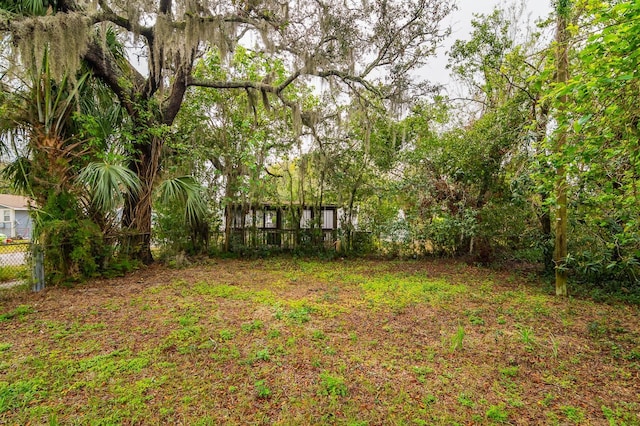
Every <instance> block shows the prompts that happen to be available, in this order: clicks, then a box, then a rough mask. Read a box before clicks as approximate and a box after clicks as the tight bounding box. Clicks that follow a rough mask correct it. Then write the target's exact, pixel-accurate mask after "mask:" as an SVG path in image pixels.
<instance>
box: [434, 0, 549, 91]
mask: <svg viewBox="0 0 640 426" xmlns="http://www.w3.org/2000/svg"><path fill="white" fill-rule="evenodd" d="M516 1H519V0H506V1H500V0H457V1H456V3H457V4H458V10H456V11H454V12H453V13H452V14H451V15H450V16H449V18H448V20H447V21H446V23H445V24H446V25H450V26H451V30H452V33H451V36H450V37H449V39H448V40H446V41H445V43H444V45H443V46H442V47H440V49H438V56H437V57H436V58H434V59H433V60H431V61H430V63H429V65H428V66H427V67H426V68H425V69H424V70H423V72H422V73H421V74H423V77H425V78H426V79H427V80H429V81H431V82H433V83H442V84H445V85H447V84H448V83H450V77H449V70H447V69H446V68H445V67H446V65H447V55H446V52H447V50H448V49H449V48H450V47H451V45H452V44H453V42H454V40H458V39H469V34H470V32H471V19H472V18H473V14H474V13H475V14H478V13H482V14H489V13H491V11H493V9H494V8H495V7H496V6H499V5H501V6H502V7H503V8H507V7H508V6H509V5H511V4H513V3H514V2H516ZM524 3H525V4H526V8H527V15H528V16H529V17H530V21H531V23H534V22H535V21H537V20H538V19H543V18H546V17H547V16H548V15H549V14H550V13H551V10H552V7H551V0H533V1H531V0H529V1H525V2H524Z"/></svg>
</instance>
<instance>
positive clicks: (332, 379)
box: [319, 371, 349, 397]
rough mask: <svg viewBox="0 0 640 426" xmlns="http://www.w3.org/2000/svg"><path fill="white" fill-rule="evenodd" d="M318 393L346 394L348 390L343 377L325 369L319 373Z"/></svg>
mask: <svg viewBox="0 0 640 426" xmlns="http://www.w3.org/2000/svg"><path fill="white" fill-rule="evenodd" d="M319 393H320V395H326V396H343V397H344V396H347V395H348V393H349V390H348V388H347V384H346V382H345V380H344V377H341V376H335V375H332V374H330V373H329V372H327V371H323V372H322V373H320V391H319Z"/></svg>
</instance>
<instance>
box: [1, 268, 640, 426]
mask: <svg viewBox="0 0 640 426" xmlns="http://www.w3.org/2000/svg"><path fill="white" fill-rule="evenodd" d="M523 277H526V274H525V273H516V272H513V273H506V272H505V273H499V272H492V271H488V270H485V269H480V268H476V267H472V266H467V265H466V264H461V263H456V262H452V261H433V262H431V261H427V262H424V261H414V262H399V261H398V262H396V261H393V262H383V261H364V260H358V261H355V260H353V261H352V260H347V261H334V262H319V261H302V260H292V259H283V258H280V259H271V260H260V261H239V260H217V261H215V262H213V261H212V262H211V263H210V264H206V265H199V266H193V267H189V268H186V269H167V268H164V267H160V266H153V267H150V268H148V269H146V270H141V271H138V272H136V273H134V274H132V275H129V276H127V277H125V278H119V279H112V280H101V281H94V282H90V283H87V284H84V285H81V286H78V287H76V288H52V289H47V290H45V291H44V292H42V293H40V294H33V293H30V292H28V290H26V289H20V288H17V289H10V290H0V423H6V424H28V423H31V424H43V423H44V424H96V425H98V424H120V423H123V424H185V425H187V424H189V425H191V424H193V425H196V424H200V425H209V424H210V425H217V424H284V425H288V424H349V425H376V424H408V425H411V424H416V425H421V424H455V423H456V422H457V423H460V424H470V423H482V424H491V423H496V424H498V423H510V424H523V425H528V424H598V425H599V424H612V425H613V424H618V425H622V424H627V425H631V424H640V417H639V416H638V413H639V412H640V380H639V373H640V324H639V322H638V318H639V316H638V313H639V312H638V310H639V309H638V307H637V306H632V305H624V304H616V305H607V304H600V303H596V302H593V301H589V300H579V299H574V298H569V299H558V298H555V297H554V296H551V295H550V294H549V292H548V291H546V290H545V289H544V288H543V286H542V285H540V284H539V283H536V282H534V281H531V280H528V279H526V278H523Z"/></svg>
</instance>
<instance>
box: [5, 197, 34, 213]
mask: <svg viewBox="0 0 640 426" xmlns="http://www.w3.org/2000/svg"><path fill="white" fill-rule="evenodd" d="M34 204H35V203H34V202H33V200H31V199H30V198H28V197H23V196H22V195H11V194H0V206H5V207H8V208H10V209H13V210H27V209H29V206H30V205H34Z"/></svg>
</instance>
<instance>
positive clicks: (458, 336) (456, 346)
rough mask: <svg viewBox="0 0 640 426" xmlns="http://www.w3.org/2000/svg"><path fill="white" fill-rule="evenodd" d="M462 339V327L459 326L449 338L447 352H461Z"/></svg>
mask: <svg viewBox="0 0 640 426" xmlns="http://www.w3.org/2000/svg"><path fill="white" fill-rule="evenodd" d="M464 337H465V331H464V327H462V326H461V325H459V326H458V328H457V329H456V332H455V334H454V335H453V336H451V338H450V342H449V351H451V352H456V351H460V350H462V349H463V343H464Z"/></svg>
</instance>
